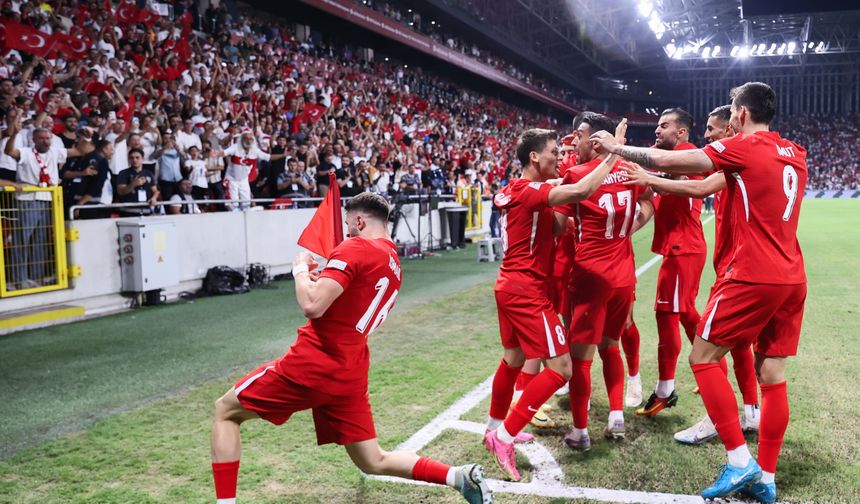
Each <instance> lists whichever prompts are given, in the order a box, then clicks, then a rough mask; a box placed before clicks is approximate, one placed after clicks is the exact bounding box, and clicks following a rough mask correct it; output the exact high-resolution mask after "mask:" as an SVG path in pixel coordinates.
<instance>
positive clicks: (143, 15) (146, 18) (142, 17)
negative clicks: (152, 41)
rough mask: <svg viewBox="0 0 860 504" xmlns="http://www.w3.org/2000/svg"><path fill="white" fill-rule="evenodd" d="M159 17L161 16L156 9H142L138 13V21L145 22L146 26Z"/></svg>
mask: <svg viewBox="0 0 860 504" xmlns="http://www.w3.org/2000/svg"><path fill="white" fill-rule="evenodd" d="M159 17H160V16H159V15H158V13H157V12H155V11H151V10H149V9H140V10H139V11H138V13H137V22H138V23H143V24H145V25H146V26H152V25H154V24H155V23H156V22H157V21H158V19H159Z"/></svg>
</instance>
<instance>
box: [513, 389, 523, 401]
mask: <svg viewBox="0 0 860 504" xmlns="http://www.w3.org/2000/svg"><path fill="white" fill-rule="evenodd" d="M522 396H523V391H522V390H514V397H513V400H514V401H519V400H520V397H522Z"/></svg>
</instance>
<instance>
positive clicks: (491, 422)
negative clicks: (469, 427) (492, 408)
mask: <svg viewBox="0 0 860 504" xmlns="http://www.w3.org/2000/svg"><path fill="white" fill-rule="evenodd" d="M502 422H503V420H499V419H498V418H493V417H487V430H495V429H498V428H499V426H500V425H502Z"/></svg>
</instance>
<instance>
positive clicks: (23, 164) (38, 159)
mask: <svg viewBox="0 0 860 504" xmlns="http://www.w3.org/2000/svg"><path fill="white" fill-rule="evenodd" d="M19 152H20V153H21V159H20V160H19V161H18V172H17V174H16V177H17V179H18V182H20V183H21V184H24V185H28V186H39V175H40V174H41V172H42V169H43V168H44V170H45V173H47V174H48V179H49V180H50V182H49V183H48V185H49V186H57V185H59V184H60V174H59V170H57V165H59V164H62V163H65V162H66V156H67V151H66V149H62V150H60V149H56V148H53V147H51V148H49V149H48V152H45V153H44V154H43V153H39V152H36V149H35V148H30V149H19ZM16 197H17V198H18V199H19V200H26V201H33V200H39V201H51V195H50V193H47V192H25V193H19V194H17V195H16Z"/></svg>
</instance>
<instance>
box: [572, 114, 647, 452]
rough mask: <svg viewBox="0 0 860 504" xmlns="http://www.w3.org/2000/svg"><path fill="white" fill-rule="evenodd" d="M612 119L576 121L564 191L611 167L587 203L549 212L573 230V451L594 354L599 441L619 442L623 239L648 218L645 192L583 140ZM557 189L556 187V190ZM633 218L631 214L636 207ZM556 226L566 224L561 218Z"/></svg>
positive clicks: (628, 274) (630, 272)
mask: <svg viewBox="0 0 860 504" xmlns="http://www.w3.org/2000/svg"><path fill="white" fill-rule="evenodd" d="M611 127H612V120H611V119H609V118H608V117H606V116H604V115H601V114H596V113H593V112H585V113H584V114H583V119H582V123H581V124H580V125H579V127H578V128H577V133H578V134H579V136H580V137H581V138H580V142H579V161H580V162H581V163H582V164H580V165H578V166H575V167H573V168H572V169H570V170H568V172H567V174H566V175H565V177H564V183H565V184H577V183H581V181H582V180H585V178H586V177H591V176H593V175H594V174H595V173H598V167H599V166H602V165H603V164H606V163H611V165H612V166H611V169H610V170H609V173H607V174H606V175H604V176H601V178H600V185H599V188H598V189H597V190H596V191H595V192H593V193H592V194H591V196H590V197H588V198H587V199H582V200H580V201H579V202H577V203H576V204H568V205H564V206H561V207H559V208H558V209H557V211H558V212H560V214H562V215H564V216H567V217H573V218H574V224H575V225H576V256H575V257H574V262H573V271H572V275H571V277H572V282H571V283H572V285H573V294H572V302H573V317H572V319H571V323H570V343H571V345H570V353H571V357H572V365H573V378H572V379H571V381H570V409H571V414H572V416H573V428H572V429H571V431H570V432H569V433H568V434H567V435H566V436H565V438H564V441H565V443H567V445H568V446H570V447H571V448H572V449H575V450H590V449H591V439H590V437H589V435H588V402H589V399H590V397H591V362H592V360H593V359H594V353H595V352H596V351H598V346H599V353H600V357H601V359H602V360H603V378H604V381H605V382H606V391H607V393H608V395H609V410H610V411H609V419H608V423H607V426H606V428H605V429H604V435H605V436H606V437H607V438H609V439H620V438H623V437H624V412H623V408H624V403H623V401H624V397H623V396H624V362H623V361H622V359H621V351H620V349H619V348H618V340H619V339H620V338H621V334H622V332H623V330H624V325H625V323H626V322H627V318H628V315H629V314H630V309H631V307H632V303H633V291H634V289H635V286H636V274H635V269H636V268H635V265H634V262H633V246H632V244H631V242H630V235H631V234H632V233H633V232H634V231H636V230H637V229H639V228H640V227H641V226H642V225H643V224H645V223H646V222H648V220H649V219H650V218H651V215H652V214H653V207H652V205H651V201H650V197H651V196H650V194H651V192H650V191H649V190H642V189H641V188H639V187H636V186H633V187H628V186H625V185H624V184H623V182H624V181H626V180H627V176H626V174H625V172H624V170H623V169H622V164H623V163H621V162H620V160H616V159H615V158H614V156H612V155H611V154H610V153H608V152H606V151H605V150H603V149H602V148H601V147H600V146H599V145H598V144H597V143H596V142H593V141H591V140H590V139H589V137H590V136H591V134H593V133H594V132H596V131H599V130H603V129H607V128H611ZM562 187H564V186H562ZM637 203H639V205H640V207H641V208H640V212H639V214H638V215H636V204H637ZM564 220H567V219H566V217H565V218H564Z"/></svg>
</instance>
